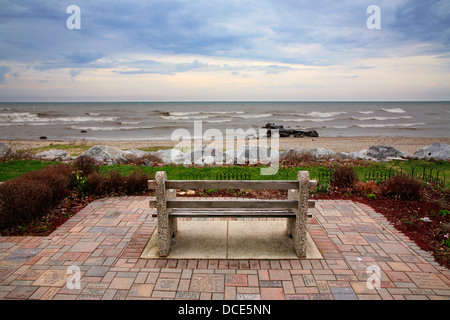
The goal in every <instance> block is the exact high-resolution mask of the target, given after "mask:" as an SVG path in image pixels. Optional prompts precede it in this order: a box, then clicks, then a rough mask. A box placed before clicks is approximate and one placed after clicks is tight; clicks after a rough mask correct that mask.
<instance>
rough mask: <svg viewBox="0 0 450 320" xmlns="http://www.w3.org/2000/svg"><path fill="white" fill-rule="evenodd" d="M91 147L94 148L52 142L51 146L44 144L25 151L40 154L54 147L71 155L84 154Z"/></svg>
mask: <svg viewBox="0 0 450 320" xmlns="http://www.w3.org/2000/svg"><path fill="white" fill-rule="evenodd" d="M90 148H92V146H88V145H73V144H52V145H49V146H43V147H38V148H33V149H27V150H24V151H27V152H30V153H33V154H39V153H41V152H44V151H49V150H52V149H59V150H64V151H67V154H68V155H70V156H79V155H80V154H82V153H83V152H85V151H87V150H89V149H90Z"/></svg>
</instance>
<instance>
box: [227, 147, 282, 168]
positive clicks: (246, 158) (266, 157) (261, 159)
mask: <svg viewBox="0 0 450 320" xmlns="http://www.w3.org/2000/svg"><path fill="white" fill-rule="evenodd" d="M278 156H279V153H278V151H277V152H274V151H272V150H271V149H270V148H267V147H262V146H243V147H241V148H240V149H239V150H236V152H235V160H236V162H237V163H238V164H244V163H246V162H249V163H269V162H271V160H272V159H274V158H275V157H278Z"/></svg>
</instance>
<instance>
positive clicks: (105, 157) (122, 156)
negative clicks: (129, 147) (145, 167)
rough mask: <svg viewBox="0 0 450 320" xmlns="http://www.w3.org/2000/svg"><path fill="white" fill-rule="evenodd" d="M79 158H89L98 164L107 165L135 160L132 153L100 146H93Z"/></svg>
mask: <svg viewBox="0 0 450 320" xmlns="http://www.w3.org/2000/svg"><path fill="white" fill-rule="evenodd" d="M80 156H89V157H91V158H94V159H95V160H97V161H99V162H107V163H108V164H114V163H117V162H121V161H126V160H130V159H133V158H135V155H134V154H133V153H132V152H129V151H123V150H121V149H119V148H115V147H109V146H101V145H97V146H93V147H92V148H90V149H89V150H87V151H85V152H83V153H82V154H81V155H80Z"/></svg>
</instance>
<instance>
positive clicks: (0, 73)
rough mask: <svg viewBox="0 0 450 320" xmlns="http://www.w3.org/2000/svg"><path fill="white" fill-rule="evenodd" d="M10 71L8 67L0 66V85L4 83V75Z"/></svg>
mask: <svg viewBox="0 0 450 320" xmlns="http://www.w3.org/2000/svg"><path fill="white" fill-rule="evenodd" d="M10 71H11V68H10V67H6V66H0V84H2V83H3V82H5V75H6V74H7V73H8V72H10Z"/></svg>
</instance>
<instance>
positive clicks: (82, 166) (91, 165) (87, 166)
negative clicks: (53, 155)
mask: <svg viewBox="0 0 450 320" xmlns="http://www.w3.org/2000/svg"><path fill="white" fill-rule="evenodd" d="M73 165H74V167H75V168H76V169H77V170H78V171H80V172H81V175H82V176H83V177H87V176H88V175H90V174H91V173H94V172H98V170H99V165H98V163H97V160H95V159H94V158H92V157H89V156H79V157H78V158H77V159H76V160H75V161H74V163H73Z"/></svg>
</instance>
